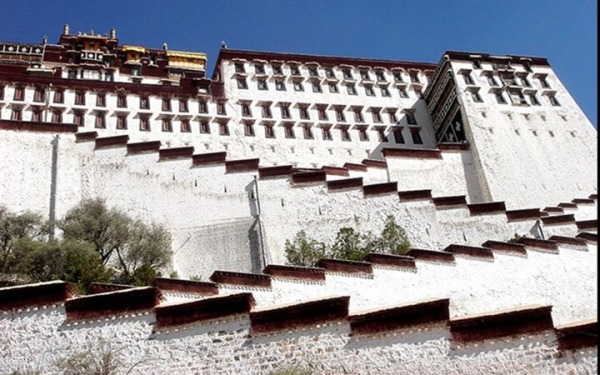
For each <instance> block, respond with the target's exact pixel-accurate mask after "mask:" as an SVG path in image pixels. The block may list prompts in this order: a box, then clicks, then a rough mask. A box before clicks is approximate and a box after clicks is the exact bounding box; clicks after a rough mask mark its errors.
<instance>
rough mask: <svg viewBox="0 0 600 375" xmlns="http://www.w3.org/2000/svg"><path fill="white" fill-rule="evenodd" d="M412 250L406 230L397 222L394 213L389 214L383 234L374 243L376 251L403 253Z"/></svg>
mask: <svg viewBox="0 0 600 375" xmlns="http://www.w3.org/2000/svg"><path fill="white" fill-rule="evenodd" d="M408 250H410V240H409V239H408V236H407V235H406V231H405V230H404V228H402V227H401V226H400V225H398V224H397V223H396V219H395V218H394V216H393V215H388V216H387V218H386V220H385V225H384V227H383V230H382V231H381V236H380V237H379V238H377V240H376V241H375V243H374V251H375V252H380V253H387V254H395V255H403V254H406V253H407V252H408Z"/></svg>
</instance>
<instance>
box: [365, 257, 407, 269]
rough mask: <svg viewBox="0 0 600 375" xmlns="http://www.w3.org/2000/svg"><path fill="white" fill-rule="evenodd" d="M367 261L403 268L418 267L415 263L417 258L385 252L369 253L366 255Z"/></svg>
mask: <svg viewBox="0 0 600 375" xmlns="http://www.w3.org/2000/svg"><path fill="white" fill-rule="evenodd" d="M365 261H367V262H370V263H373V264H379V265H386V266H396V267H403V268H414V269H416V268H417V265H416V264H415V258H413V257H409V256H405V255H394V254H383V253H369V254H367V256H366V257H365Z"/></svg>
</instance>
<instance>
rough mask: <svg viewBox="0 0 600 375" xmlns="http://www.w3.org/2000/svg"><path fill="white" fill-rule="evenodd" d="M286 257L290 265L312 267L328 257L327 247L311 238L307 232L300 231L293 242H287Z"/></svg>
mask: <svg viewBox="0 0 600 375" xmlns="http://www.w3.org/2000/svg"><path fill="white" fill-rule="evenodd" d="M285 255H286V256H287V260H288V263H289V264H293V265H296V266H305V267H312V266H314V265H315V263H317V261H319V259H322V258H325V257H326V247H325V245H324V244H323V243H320V242H317V241H316V240H314V239H312V238H309V237H308V236H307V235H306V232H305V231H300V232H298V233H297V234H296V237H295V238H294V240H293V241H290V240H286V241H285Z"/></svg>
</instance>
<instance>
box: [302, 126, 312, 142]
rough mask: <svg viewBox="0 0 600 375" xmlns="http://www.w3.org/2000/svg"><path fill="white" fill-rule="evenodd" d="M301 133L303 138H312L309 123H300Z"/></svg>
mask: <svg viewBox="0 0 600 375" xmlns="http://www.w3.org/2000/svg"><path fill="white" fill-rule="evenodd" d="M302 133H303V134H304V139H314V136H313V132H312V127H311V126H310V124H304V125H302Z"/></svg>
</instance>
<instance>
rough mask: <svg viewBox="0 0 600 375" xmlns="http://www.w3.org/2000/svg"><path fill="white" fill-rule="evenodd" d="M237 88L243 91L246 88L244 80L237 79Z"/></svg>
mask: <svg viewBox="0 0 600 375" xmlns="http://www.w3.org/2000/svg"><path fill="white" fill-rule="evenodd" d="M237 88H238V89H242V90H245V89H247V88H248V83H246V78H238V79H237Z"/></svg>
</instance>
